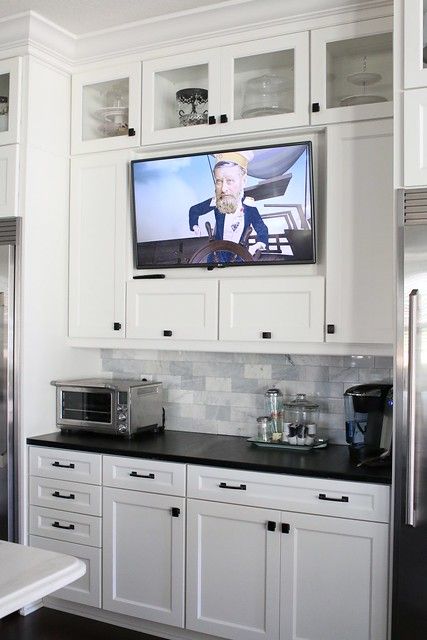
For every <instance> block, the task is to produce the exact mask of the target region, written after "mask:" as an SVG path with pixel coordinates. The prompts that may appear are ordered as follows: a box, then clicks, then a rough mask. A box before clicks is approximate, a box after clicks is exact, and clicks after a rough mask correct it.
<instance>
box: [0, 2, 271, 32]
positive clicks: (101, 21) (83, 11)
mask: <svg viewBox="0 0 427 640" xmlns="http://www.w3.org/2000/svg"><path fill="white" fill-rule="evenodd" d="M256 1H258V2H259V1H260V0H220V1H219V2H215V1H214V0H0V18H5V17H7V16H10V15H14V14H17V13H21V12H23V11H30V10H31V11H35V12H36V13H39V14H40V15H42V16H43V17H44V18H47V19H48V20H51V21H52V22H54V23H55V24H57V25H58V26H60V27H62V28H64V29H66V30H67V31H70V32H71V33H74V34H76V35H83V34H86V33H90V32H93V31H101V30H103V29H108V28H110V27H116V26H120V25H123V24H126V23H127V22H135V21H139V20H147V19H155V18H161V17H162V16H163V17H164V16H166V15H168V14H171V13H176V12H181V11H188V10H194V9H196V10H197V9H205V8H206V7H208V6H212V5H213V6H221V5H224V6H226V5H230V4H245V3H252V2H256ZM277 1H278V2H281V1H284V0H277Z"/></svg>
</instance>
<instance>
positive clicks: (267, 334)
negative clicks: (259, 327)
mask: <svg viewBox="0 0 427 640" xmlns="http://www.w3.org/2000/svg"><path fill="white" fill-rule="evenodd" d="M262 337H263V339H264V340H270V338H271V331H263V332H262Z"/></svg>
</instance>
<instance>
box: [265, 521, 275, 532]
mask: <svg viewBox="0 0 427 640" xmlns="http://www.w3.org/2000/svg"><path fill="white" fill-rule="evenodd" d="M267 531H276V523H275V522H273V520H269V521H268V522H267Z"/></svg>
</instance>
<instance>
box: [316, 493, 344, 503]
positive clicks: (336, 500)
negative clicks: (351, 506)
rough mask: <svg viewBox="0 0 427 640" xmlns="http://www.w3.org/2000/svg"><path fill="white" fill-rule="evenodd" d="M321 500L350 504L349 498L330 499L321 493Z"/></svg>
mask: <svg viewBox="0 0 427 640" xmlns="http://www.w3.org/2000/svg"><path fill="white" fill-rule="evenodd" d="M319 500H328V501H329V502H348V496H341V498H328V496H327V495H326V493H319Z"/></svg>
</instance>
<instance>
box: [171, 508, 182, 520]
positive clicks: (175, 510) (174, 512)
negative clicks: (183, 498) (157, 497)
mask: <svg viewBox="0 0 427 640" xmlns="http://www.w3.org/2000/svg"><path fill="white" fill-rule="evenodd" d="M171 513H172V518H179V514H180V513H181V509H179V508H178V507H172V509H171Z"/></svg>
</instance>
